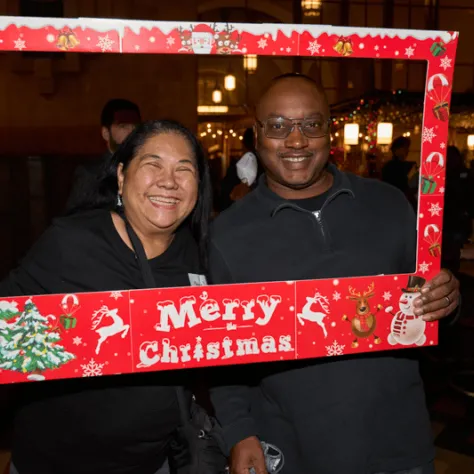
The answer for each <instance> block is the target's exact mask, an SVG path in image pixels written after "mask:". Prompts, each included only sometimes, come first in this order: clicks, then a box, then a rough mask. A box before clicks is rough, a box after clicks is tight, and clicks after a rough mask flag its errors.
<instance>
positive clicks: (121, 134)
mask: <svg viewBox="0 0 474 474" xmlns="http://www.w3.org/2000/svg"><path fill="white" fill-rule="evenodd" d="M135 127H136V124H134V123H114V124H112V125H111V126H110V128H109V137H110V138H109V147H110V149H111V151H115V150H117V148H118V147H119V146H120V145H121V144H122V143H123V142H124V141H125V139H126V138H127V137H128V136H129V135H130V134H131V133H132V132H133V129H134V128H135Z"/></svg>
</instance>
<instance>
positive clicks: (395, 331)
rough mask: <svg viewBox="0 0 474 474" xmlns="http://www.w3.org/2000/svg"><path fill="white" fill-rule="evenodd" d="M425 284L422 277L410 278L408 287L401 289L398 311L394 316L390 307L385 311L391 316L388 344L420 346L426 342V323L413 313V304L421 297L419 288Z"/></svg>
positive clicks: (413, 276)
mask: <svg viewBox="0 0 474 474" xmlns="http://www.w3.org/2000/svg"><path fill="white" fill-rule="evenodd" d="M425 282H426V280H425V279H424V278H422V277H419V276H415V275H412V276H410V277H409V278H408V285H407V287H406V288H403V289H402V295H401V296H400V300H399V301H398V306H399V308H400V311H398V312H397V313H396V314H394V313H393V312H392V311H393V307H392V306H389V307H388V308H386V309H385V311H386V312H387V313H390V314H392V315H393V319H392V324H391V326H390V335H389V336H388V342H389V344H391V345H392V346H394V345H396V344H401V345H403V346H411V345H413V344H416V345H417V346H422V345H423V344H424V343H425V342H426V336H425V329H426V322H425V321H424V320H423V319H422V317H421V316H417V315H416V314H415V313H414V309H415V308H414V307H413V302H414V301H415V300H416V299H417V298H418V297H419V296H420V295H421V288H422V287H423V285H424V284H425Z"/></svg>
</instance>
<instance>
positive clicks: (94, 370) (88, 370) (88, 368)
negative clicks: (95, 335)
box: [81, 359, 104, 377]
mask: <svg viewBox="0 0 474 474" xmlns="http://www.w3.org/2000/svg"><path fill="white" fill-rule="evenodd" d="M81 368H82V376H83V377H98V376H99V375H102V369H103V368H104V364H99V363H97V362H96V361H95V360H94V359H91V360H90V361H89V363H88V364H81Z"/></svg>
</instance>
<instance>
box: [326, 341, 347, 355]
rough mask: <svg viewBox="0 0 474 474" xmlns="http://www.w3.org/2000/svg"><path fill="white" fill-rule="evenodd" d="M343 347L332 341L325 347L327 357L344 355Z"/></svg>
mask: <svg viewBox="0 0 474 474" xmlns="http://www.w3.org/2000/svg"><path fill="white" fill-rule="evenodd" d="M344 347H346V346H344V345H342V344H338V343H337V341H334V342H333V343H332V344H331V345H330V346H326V351H327V353H328V356H340V355H343V354H344Z"/></svg>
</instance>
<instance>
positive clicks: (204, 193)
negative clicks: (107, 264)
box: [69, 120, 212, 271]
mask: <svg viewBox="0 0 474 474" xmlns="http://www.w3.org/2000/svg"><path fill="white" fill-rule="evenodd" d="M162 133H175V134H177V135H179V136H181V137H183V138H184V139H185V140H186V141H187V142H188V143H189V145H190V147H191V150H192V151H193V154H194V159H195V160H196V164H197V169H198V176H199V184H198V198H197V202H196V206H195V207H194V209H193V211H192V212H191V214H190V216H189V217H188V218H187V219H186V221H185V224H186V223H187V224H188V225H189V227H190V229H191V232H192V234H193V236H194V238H195V239H196V242H197V243H198V246H199V253H200V257H201V262H202V265H203V267H204V268H203V270H204V271H205V270H207V243H208V238H209V222H210V218H211V212H212V188H211V177H210V173H209V165H208V162H207V157H206V155H205V153H204V150H203V148H202V146H201V144H200V143H199V141H198V140H197V138H196V137H195V136H194V134H193V133H192V132H191V131H190V130H188V129H187V128H186V127H185V126H184V125H182V124H180V123H179V122H176V121H174V120H153V121H149V122H145V123H143V124H141V125H139V126H138V127H137V128H136V129H135V130H134V131H133V132H132V133H131V134H130V135H129V136H128V138H127V139H126V140H125V141H124V142H123V144H122V145H121V146H120V147H119V149H118V150H117V151H116V152H115V153H114V154H113V155H112V156H111V157H110V158H109V160H108V161H107V163H105V166H104V169H103V172H102V175H101V177H100V178H99V181H98V183H97V186H96V187H94V189H93V190H91V191H90V193H89V194H87V195H84V196H82V199H81V200H80V201H79V202H78V203H77V205H76V206H75V207H74V209H72V210H71V211H70V212H69V214H73V213H77V212H80V211H86V210H92V209H108V210H111V211H117V212H119V211H120V209H119V208H118V206H117V196H118V183H117V168H118V166H119V163H122V164H123V169H124V171H125V170H126V169H127V167H128V166H129V164H130V163H131V161H132V160H133V159H134V158H135V157H136V156H137V153H138V151H139V149H140V147H142V146H143V145H144V143H145V142H146V141H147V140H148V139H149V138H151V137H153V136H156V135H160V134H162Z"/></svg>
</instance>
